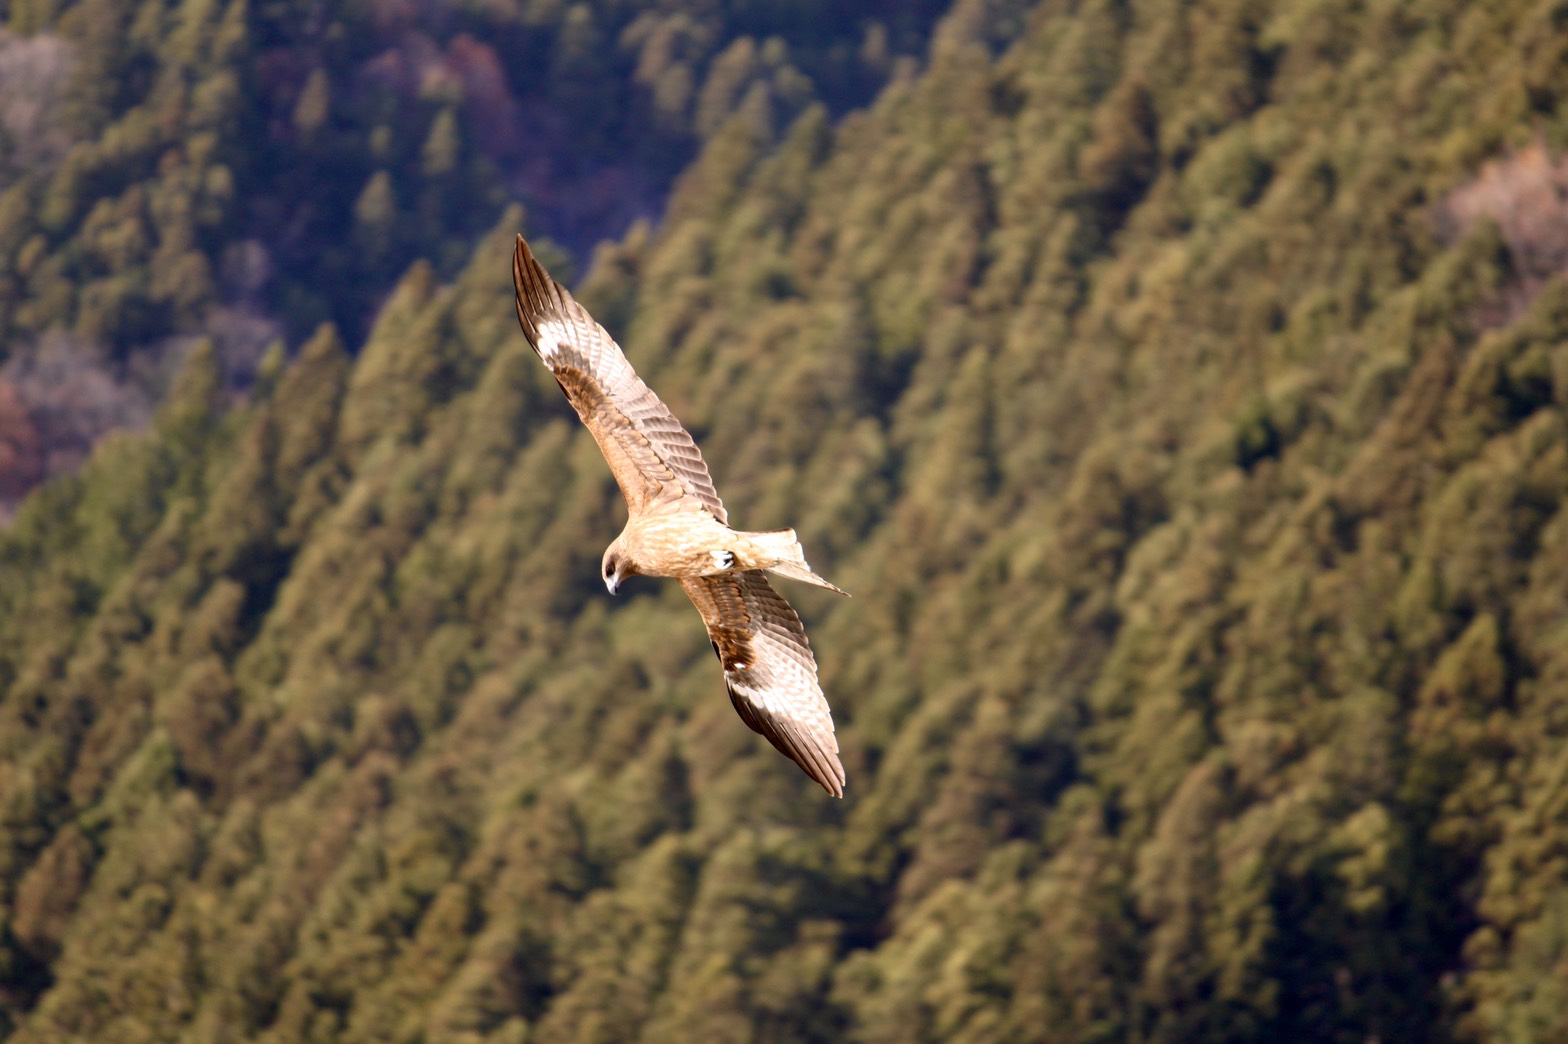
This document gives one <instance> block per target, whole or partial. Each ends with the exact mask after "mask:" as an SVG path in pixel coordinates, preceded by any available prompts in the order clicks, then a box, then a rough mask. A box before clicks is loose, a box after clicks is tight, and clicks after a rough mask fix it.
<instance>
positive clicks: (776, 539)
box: [741, 529, 849, 595]
mask: <svg viewBox="0 0 1568 1044" xmlns="http://www.w3.org/2000/svg"><path fill="white" fill-rule="evenodd" d="M741 535H742V536H744V537H745V538H746V539H747V540H749V541H750V542H751V543H752V544H754V545H756V547H757V548H758V549H759V550H761V551H762V552H763V554H764V556H765V558H766V559H769V560H771V564H770V565H768V566H766V567H765V568H766V569H767V570H768V572H770V573H777V574H778V575H779V576H787V577H789V578H790V579H791V580H804V581H805V582H806V583H808V584H816V585H817V586H818V587H825V588H827V589H828V590H829V591H837V592H838V593H839V594H841V595H847V594H848V593H849V592H847V591H844V590H842V589H840V588H838V587H836V586H834V585H833V584H831V583H829V582H828V581H826V580H824V579H822V577H820V576H818V575H817V574H816V573H814V572H812V571H811V567H810V566H809V565H807V564H806V552H805V549H804V548H802V547H801V546H800V541H799V540H798V539H797V538H796V536H795V531H794V530H793V529H773V530H769V531H768V532H765V533H742V534H741Z"/></svg>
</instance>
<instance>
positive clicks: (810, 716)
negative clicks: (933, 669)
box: [681, 571, 844, 797]
mask: <svg viewBox="0 0 1568 1044" xmlns="http://www.w3.org/2000/svg"><path fill="white" fill-rule="evenodd" d="M681 586H682V587H684V588H685V589H686V595H687V597H688V598H690V599H691V601H692V604H693V605H695V606H696V607H697V611H698V612H699V613H701V614H702V620H703V623H705V624H707V625H708V640H709V641H710V642H712V643H713V651H714V653H715V654H717V656H718V657H719V663H720V664H721V665H722V666H723V667H724V684H725V685H726V686H727V687H728V689H729V693H730V702H731V703H733V704H734V705H735V710H736V711H738V712H739V713H740V716H741V720H742V721H744V722H745V723H746V724H747V725H749V726H751V728H752V730H753V731H754V732H760V733H762V735H764V736H766V737H767V738H768V741H769V742H770V743H772V744H773V745H774V746H775V747H777V748H778V749H779V751H780V752H781V753H782V754H784V756H785V757H787V758H789V759H790V760H792V761H794V762H795V763H796V764H797V765H799V766H800V767H801V768H802V769H804V770H805V772H806V775H808V776H810V777H811V778H812V779H814V780H816V781H817V782H818V783H820V784H821V785H822V788H823V789H824V790H826V791H827V792H828V793H829V794H832V795H833V796H834V797H843V796H844V766H843V764H842V763H841V762H840V761H839V759H838V740H837V739H836V738H835V737H834V735H833V715H832V712H831V711H830V710H829V709H828V701H827V698H826V697H824V696H823V695H822V686H821V685H820V684H819V683H818V682H817V661H816V658H815V657H813V656H812V655H811V645H810V643H809V642H807V641H806V629H805V628H804V627H802V626H801V623H800V617H799V616H797V615H796V614H795V610H794V609H792V608H790V604H789V603H788V602H786V601H785V600H784V598H783V596H782V595H780V594H779V593H778V592H777V591H775V590H774V589H773V585H772V584H770V583H768V580H767V577H766V576H764V575H763V574H762V573H760V572H755V571H747V572H739V573H719V574H716V575H714V576H701V577H683V578H681Z"/></svg>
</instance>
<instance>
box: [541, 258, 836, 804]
mask: <svg viewBox="0 0 1568 1044" xmlns="http://www.w3.org/2000/svg"><path fill="white" fill-rule="evenodd" d="M512 278H513V282H514V284H515V286H516V290H517V319H518V322H519V323H521V324H522V327H523V335H524V336H525V337H527V338H528V343H529V344H530V345H531V346H532V347H533V349H534V351H535V352H536V353H538V355H539V358H540V359H541V360H543V361H544V363H545V365H546V366H548V367H549V368H550V372H551V373H553V374H554V375H555V379H556V383H558V384H559V385H560V386H561V390H562V391H563V392H565V393H566V398H567V400H568V401H569V402H570V403H571V404H572V407H573V409H575V410H576V411H577V415H578V416H579V417H580V418H582V422H583V424H584V425H585V426H586V427H587V428H588V430H589V432H590V433H592V435H593V437H594V441H596V442H597V443H598V444H599V449H600V451H601V452H602V453H603V454H604V459H605V461H606V462H607V463H608V464H609V465H610V471H611V472H612V473H613V474H614V475H615V480H616V482H617V483H618V484H619V485H620V487H621V493H622V494H623V495H624V496H625V497H626V507H627V514H628V517H627V521H626V527H625V528H624V529H623V530H622V531H621V533H620V535H619V536H617V537H616V538H615V540H614V541H613V542H611V544H610V546H609V547H608V548H606V549H605V552H604V560H603V563H602V570H603V576H604V582H605V586H606V587H607V588H608V589H609V591H610V593H611V594H614V593H615V592H616V591H617V590H618V589H619V588H620V585H621V583H622V582H623V581H624V580H625V579H626V578H627V577H628V576H637V575H642V576H660V577H673V578H675V579H678V580H679V581H680V583H681V587H682V588H684V589H685V591H686V594H687V596H688V597H689V598H690V599H691V601H692V604H693V605H694V606H696V607H697V611H698V612H699V613H701V614H702V619H703V622H704V623H705V624H706V625H707V628H708V639H709V641H710V642H711V643H712V645H713V651H714V653H715V655H717V656H718V658H719V663H720V664H721V665H722V666H723V668H724V681H725V686H726V688H727V689H728V690H729V695H730V702H731V703H733V704H734V706H735V710H736V711H737V712H738V713H739V714H740V716H741V720H743V721H744V722H745V723H746V724H747V725H749V726H750V727H751V728H752V729H753V730H755V731H757V732H760V733H761V734H762V735H764V736H766V737H767V738H768V740H769V741H770V742H771V743H772V744H773V745H774V746H775V747H777V748H778V749H779V750H780V751H782V752H783V753H784V754H785V755H787V756H788V757H790V758H791V759H792V760H794V761H795V762H796V763H797V764H798V765H800V767H801V768H802V769H803V770H805V772H806V774H807V775H809V776H811V777H812V778H813V779H815V780H816V781H817V782H818V783H819V784H821V785H822V787H823V788H824V789H825V790H827V792H828V793H830V794H833V795H834V796H836V797H838V796H842V795H843V793H844V766H843V765H842V764H841V763H840V762H839V758H838V741H837V739H836V738H835V737H834V733H833V717H832V714H831V712H830V711H829V710H828V703H827V699H826V698H825V697H824V696H823V695H822V687H821V685H820V684H819V683H818V681H817V663H816V659H815V658H814V657H813V656H812V655H811V645H810V643H809V642H807V640H806V631H805V628H804V627H802V626H801V623H800V617H799V616H797V615H796V613H795V610H794V609H792V608H790V605H789V603H788V602H786V601H785V600H784V598H783V597H782V596H781V595H780V594H779V593H778V592H777V591H775V590H774V589H773V586H772V585H771V584H770V583H768V580H767V577H766V576H765V575H764V573H765V572H773V573H776V574H778V575H780V576H787V577H790V578H792V579H795V580H802V581H805V582H806V583H811V584H816V585H817V586H819V587H825V588H827V589H828V590H830V591H838V593H839V594H843V593H844V592H842V591H839V589H838V588H837V587H834V586H833V585H832V584H830V583H828V582H827V581H826V580H824V579H822V577H820V576H818V575H817V574H816V573H814V572H812V570H811V567H810V566H809V565H807V564H806V557H805V553H804V551H802V549H801V546H800V542H799V541H798V540H797V539H796V538H795V531H794V530H792V529H778V530H772V531H767V532H744V531H740V530H735V529H732V528H731V527H730V525H729V518H728V515H727V513H726V512H725V510H724V504H723V502H722V501H721V500H720V499H719V495H718V493H717V492H716V491H715V490H714V488H713V479H712V478H711V477H710V476H709V474H708V466H707V464H706V463H705V462H704V461H703V459H702V453H701V452H700V451H699V450H698V449H697V445H696V443H695V442H693V441H692V438H691V435H690V434H689V433H688V432H687V431H686V429H685V428H684V427H682V426H681V423H680V422H679V421H678V420H676V419H675V417H674V415H673V414H671V413H670V411H669V408H668V407H666V406H665V405H664V403H663V402H661V401H660V400H659V398H658V396H656V395H654V394H653V391H652V389H650V388H649V387H648V386H647V385H646V384H644V383H643V382H642V380H641V378H639V377H638V376H637V374H636V372H635V371H633V370H632V367H631V364H630V363H629V362H627V361H626V356H625V354H624V353H622V351H621V349H620V346H619V345H617V344H616V343H615V341H614V340H613V339H612V338H611V337H610V335H609V334H608V333H606V332H605V330H604V328H603V327H602V326H600V325H599V324H598V323H596V322H594V320H593V318H592V317H591V316H590V315H589V314H588V312H587V311H586V310H585V309H584V308H583V307H582V305H580V304H578V303H577V302H576V301H575V300H574V299H573V298H572V295H571V294H570V293H568V292H567V291H566V288H565V287H563V286H561V285H560V284H559V283H557V282H556V281H555V280H553V279H551V278H550V276H549V274H548V273H546V272H545V270H544V267H543V266H542V265H540V264H539V262H538V260H537V259H536V258H535V257H534V256H533V252H532V251H530V250H529V249H528V244H527V243H526V242H524V240H523V237H522V236H518V237H517V249H516V251H515V253H514V254H513V258H512Z"/></svg>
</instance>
